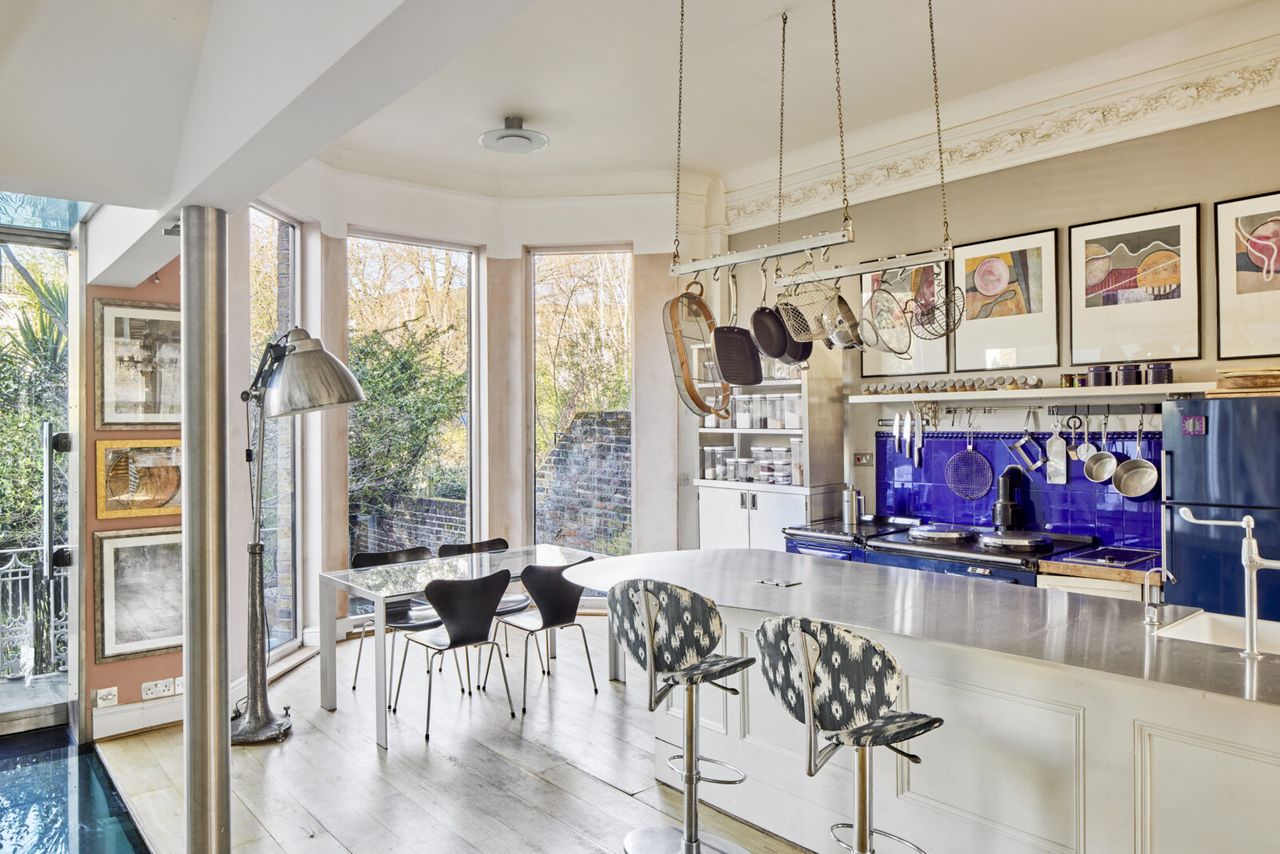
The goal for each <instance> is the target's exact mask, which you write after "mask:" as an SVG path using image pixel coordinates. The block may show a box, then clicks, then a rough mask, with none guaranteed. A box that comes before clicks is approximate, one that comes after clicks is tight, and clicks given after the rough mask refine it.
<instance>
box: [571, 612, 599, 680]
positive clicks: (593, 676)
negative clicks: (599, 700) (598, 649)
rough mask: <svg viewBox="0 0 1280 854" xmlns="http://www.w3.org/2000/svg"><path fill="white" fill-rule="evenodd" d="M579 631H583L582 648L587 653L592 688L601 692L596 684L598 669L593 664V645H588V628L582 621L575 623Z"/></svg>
mask: <svg viewBox="0 0 1280 854" xmlns="http://www.w3.org/2000/svg"><path fill="white" fill-rule="evenodd" d="M574 626H576V627H577V629H578V631H580V632H582V649H583V651H584V652H586V654H587V672H588V673H590V674H591V690H592V691H595V692H596V693H597V694H599V693H600V688H599V686H597V685H596V669H595V668H594V667H592V666H591V647H589V646H587V630H586V629H584V628H583V627H582V624H581V623H574Z"/></svg>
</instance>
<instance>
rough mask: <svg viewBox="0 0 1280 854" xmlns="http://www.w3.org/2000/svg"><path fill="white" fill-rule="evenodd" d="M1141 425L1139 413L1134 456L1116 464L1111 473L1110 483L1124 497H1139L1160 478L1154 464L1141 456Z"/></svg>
mask: <svg viewBox="0 0 1280 854" xmlns="http://www.w3.org/2000/svg"><path fill="white" fill-rule="evenodd" d="M1142 427H1143V416H1142V415H1141V414H1139V415H1138V439H1137V441H1136V442H1135V443H1134V453H1135V455H1136V456H1134V458H1133V459H1131V460H1125V461H1124V462H1122V463H1120V465H1118V466H1116V470H1115V473H1114V474H1112V475H1111V485H1112V486H1114V487H1115V488H1116V492H1118V493H1120V494H1121V495H1123V496H1124V497H1125V498H1141V497H1142V496H1144V495H1146V494H1147V493H1148V492H1150V491H1151V490H1153V489H1155V488H1156V482H1157V481H1158V480H1160V472H1159V471H1158V470H1157V469H1156V467H1155V464H1154V463H1152V462H1151V461H1150V460H1148V459H1144V458H1143V455H1142Z"/></svg>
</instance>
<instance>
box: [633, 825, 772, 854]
mask: <svg viewBox="0 0 1280 854" xmlns="http://www.w3.org/2000/svg"><path fill="white" fill-rule="evenodd" d="M622 850H623V851H625V852H626V853H627V854H749V852H748V851H747V849H745V848H743V847H742V846H741V845H736V844H734V843H732V842H730V841H729V840H727V839H724V838H722V837H719V836H712V835H711V834H710V833H703V834H700V835H699V836H698V841H697V842H692V843H687V844H686V843H685V841H684V831H682V830H681V829H680V828H678V827H642V828H640V829H639V830H633V831H631V832H630V833H628V834H627V837H626V839H624V840H622Z"/></svg>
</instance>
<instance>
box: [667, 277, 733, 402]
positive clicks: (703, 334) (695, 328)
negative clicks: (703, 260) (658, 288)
mask: <svg viewBox="0 0 1280 854" xmlns="http://www.w3.org/2000/svg"><path fill="white" fill-rule="evenodd" d="M662 326H663V329H665V330H666V333H667V353H668V354H669V355H670V356H671V372H672V374H673V376H674V377H675V381H676V391H678V392H679V393H680V400H681V401H683V402H684V405H685V406H686V407H688V408H689V409H690V410H691V411H692V412H693V413H694V414H695V415H715V416H716V417H718V418H723V419H727V418H728V417H729V392H730V389H729V384H728V383H726V382H725V381H724V380H723V379H719V380H715V381H711V382H706V383H704V384H703V385H702V386H701V387H700V386H699V385H698V382H697V379H696V377H695V375H694V371H693V361H692V360H691V359H690V358H689V351H690V349H691V348H692V347H694V346H695V345H701V346H702V347H703V348H704V349H705V348H708V347H710V346H711V345H712V340H713V337H714V334H715V329H716V322H715V318H714V317H712V314H711V308H710V306H708V305H707V303H706V301H705V300H704V299H703V298H702V283H701V282H699V281H698V280H697V279H696V278H695V279H694V280H693V281H692V282H690V283H689V287H688V288H686V289H685V292H684V293H682V294H680V295H679V296H676V297H674V298H672V299H669V300H667V302H666V304H665V305H663V307H662ZM704 389H705V390H706V394H703V390H704Z"/></svg>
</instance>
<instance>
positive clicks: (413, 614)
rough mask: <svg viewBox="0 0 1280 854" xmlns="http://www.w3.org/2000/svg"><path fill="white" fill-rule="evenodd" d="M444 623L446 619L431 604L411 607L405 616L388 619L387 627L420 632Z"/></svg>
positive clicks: (400, 630)
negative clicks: (422, 606)
mask: <svg viewBox="0 0 1280 854" xmlns="http://www.w3.org/2000/svg"><path fill="white" fill-rule="evenodd" d="M442 625H444V621H443V620H441V619H440V615H439V614H437V613H436V609H435V608H432V607H431V606H429V605H428V606H427V607H425V608H411V609H410V610H409V612H408V613H407V614H404V615H403V616H399V615H397V618H396V619H394V620H393V619H391V618H388V619H387V628H389V629H395V630H396V631H399V632H420V631H423V630H425V629H434V628H436V627H438V626H442Z"/></svg>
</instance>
